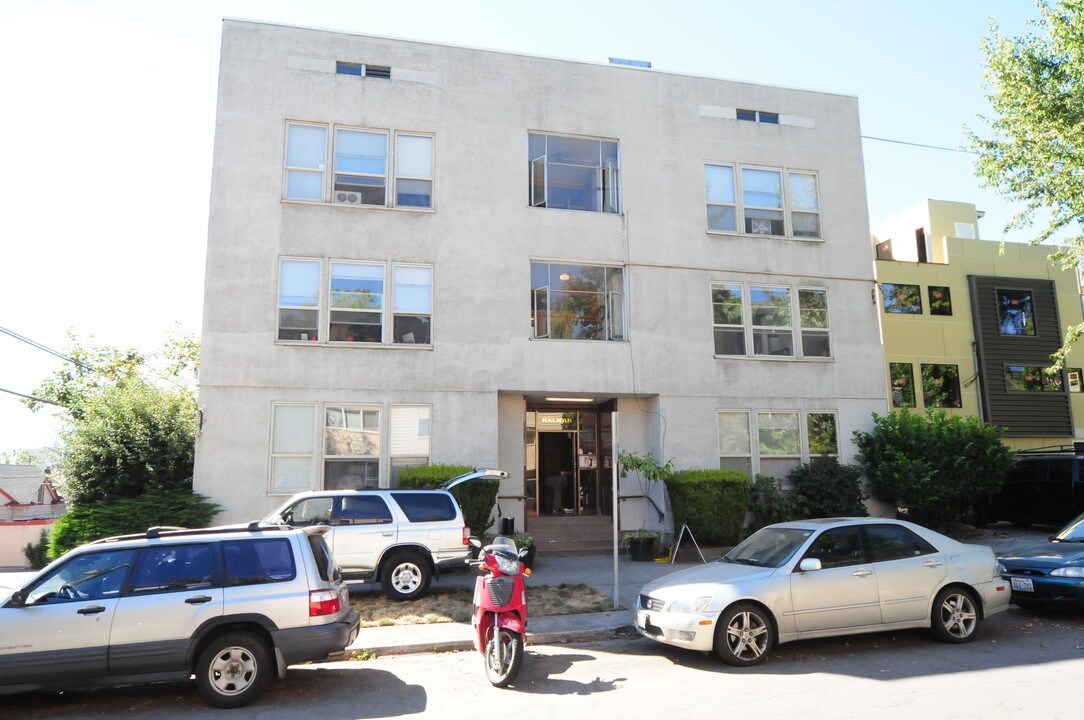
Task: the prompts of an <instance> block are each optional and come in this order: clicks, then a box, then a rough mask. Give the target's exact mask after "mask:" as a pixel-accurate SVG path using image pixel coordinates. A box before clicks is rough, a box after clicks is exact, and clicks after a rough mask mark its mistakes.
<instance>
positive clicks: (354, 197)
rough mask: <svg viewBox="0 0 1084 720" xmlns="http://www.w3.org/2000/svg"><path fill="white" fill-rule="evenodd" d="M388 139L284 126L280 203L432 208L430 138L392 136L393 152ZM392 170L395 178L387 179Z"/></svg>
mask: <svg viewBox="0 0 1084 720" xmlns="http://www.w3.org/2000/svg"><path fill="white" fill-rule="evenodd" d="M329 129H330V132H329ZM389 137H391V133H390V132H389V131H388V130H369V129H363V128H351V127H341V126H329V125H326V124H316V123H300V122H290V123H287V125H286V162H285V166H286V167H285V170H286V180H285V185H284V191H283V197H285V198H286V199H288V200H308V201H313V202H330V203H334V204H337V205H361V206H369V207H406V208H432V207H433V137H432V136H431V135H421V134H416V133H409V134H408V133H402V134H399V133H396V134H395V135H394V137H395V143H394V150H393V151H392V149H391V148H389V142H388V139H389ZM329 138H330V140H331V143H330V148H329V142H328V141H329ZM329 156H330V157H331V159H332V163H333V164H332V172H331V173H328V172H327V168H328V157H329ZM391 167H394V173H389V168H391ZM329 178H330V182H329Z"/></svg>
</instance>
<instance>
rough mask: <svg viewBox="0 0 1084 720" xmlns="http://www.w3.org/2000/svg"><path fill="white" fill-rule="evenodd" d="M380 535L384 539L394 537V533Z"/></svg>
mask: <svg viewBox="0 0 1084 720" xmlns="http://www.w3.org/2000/svg"><path fill="white" fill-rule="evenodd" d="M380 534H381V535H383V536H384V537H394V536H395V533H380Z"/></svg>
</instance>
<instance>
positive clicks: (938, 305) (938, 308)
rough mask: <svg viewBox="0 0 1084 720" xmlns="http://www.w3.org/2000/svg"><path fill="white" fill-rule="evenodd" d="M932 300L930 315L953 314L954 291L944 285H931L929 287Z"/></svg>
mask: <svg viewBox="0 0 1084 720" xmlns="http://www.w3.org/2000/svg"><path fill="white" fill-rule="evenodd" d="M927 291H928V292H929V300H930V315H951V314H952V291H951V289H950V288H948V287H946V286H944V285H930V287H929V288H927Z"/></svg>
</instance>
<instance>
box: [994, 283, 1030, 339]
mask: <svg viewBox="0 0 1084 720" xmlns="http://www.w3.org/2000/svg"><path fill="white" fill-rule="evenodd" d="M996 293H997V313H998V324H999V326H1000V328H1001V334H1002V335H1034V334H1035V308H1034V307H1033V306H1032V303H1031V291H1030V290H1006V289H1002V288H998V289H997V290H996Z"/></svg>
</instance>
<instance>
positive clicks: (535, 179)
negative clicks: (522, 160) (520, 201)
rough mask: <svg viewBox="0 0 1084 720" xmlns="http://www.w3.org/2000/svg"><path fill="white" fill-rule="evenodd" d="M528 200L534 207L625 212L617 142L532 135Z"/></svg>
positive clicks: (529, 146)
mask: <svg viewBox="0 0 1084 720" xmlns="http://www.w3.org/2000/svg"><path fill="white" fill-rule="evenodd" d="M527 170H528V173H527V177H528V185H527V191H528V200H529V204H530V205H531V206H532V207H546V208H561V209H565V210H586V211H588V212H602V213H617V212H620V211H621V193H620V161H619V157H618V146H617V141H615V140H602V139H596V138H574V137H564V136H561V135H546V134H542V133H529V134H528V136H527Z"/></svg>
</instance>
